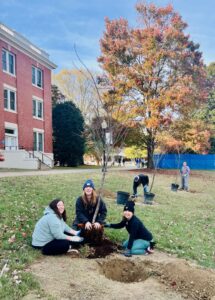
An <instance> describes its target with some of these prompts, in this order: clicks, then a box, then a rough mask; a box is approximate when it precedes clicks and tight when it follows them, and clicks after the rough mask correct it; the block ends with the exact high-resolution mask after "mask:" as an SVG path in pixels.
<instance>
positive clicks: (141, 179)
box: [133, 174, 149, 197]
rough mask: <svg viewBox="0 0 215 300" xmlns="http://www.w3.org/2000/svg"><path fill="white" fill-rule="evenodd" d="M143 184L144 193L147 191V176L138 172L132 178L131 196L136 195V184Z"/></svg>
mask: <svg viewBox="0 0 215 300" xmlns="http://www.w3.org/2000/svg"><path fill="white" fill-rule="evenodd" d="M140 185H142V186H143V193H144V194H146V193H148V192H149V177H148V176H147V175H144V174H139V175H137V176H135V177H134V180H133V197H137V188H138V186H140Z"/></svg>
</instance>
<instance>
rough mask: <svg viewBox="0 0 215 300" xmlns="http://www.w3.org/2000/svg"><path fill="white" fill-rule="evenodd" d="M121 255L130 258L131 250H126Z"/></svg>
mask: <svg viewBox="0 0 215 300" xmlns="http://www.w3.org/2000/svg"><path fill="white" fill-rule="evenodd" d="M123 255H124V256H126V257H131V256H132V255H131V250H130V249H127V248H126V249H125V251H124V253H123Z"/></svg>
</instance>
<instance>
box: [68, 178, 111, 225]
mask: <svg viewBox="0 0 215 300" xmlns="http://www.w3.org/2000/svg"><path fill="white" fill-rule="evenodd" d="M97 203H98V196H97V194H96V191H95V186H94V183H93V181H92V180H90V179H88V180H87V181H86V182H85V183H84V185H83V194H82V196H80V197H79V198H78V199H77V200H76V218H75V220H74V222H73V228H78V225H79V224H82V225H84V229H85V230H91V229H92V228H94V229H100V228H101V225H102V224H103V223H104V221H105V218H106V215H107V209H106V205H105V203H104V201H103V200H102V199H100V205H99V210H98V214H97V216H96V219H95V222H93V216H94V213H95V210H96V206H97Z"/></svg>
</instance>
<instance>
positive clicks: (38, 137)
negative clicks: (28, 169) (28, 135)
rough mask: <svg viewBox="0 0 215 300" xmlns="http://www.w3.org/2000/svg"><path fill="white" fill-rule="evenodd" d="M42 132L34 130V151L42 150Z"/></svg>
mask: <svg viewBox="0 0 215 300" xmlns="http://www.w3.org/2000/svg"><path fill="white" fill-rule="evenodd" d="M43 141H44V134H43V133H42V132H38V131H34V151H41V152H43V148H44V142H43Z"/></svg>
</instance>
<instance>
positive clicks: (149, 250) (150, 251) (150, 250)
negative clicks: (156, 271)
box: [146, 247, 154, 254]
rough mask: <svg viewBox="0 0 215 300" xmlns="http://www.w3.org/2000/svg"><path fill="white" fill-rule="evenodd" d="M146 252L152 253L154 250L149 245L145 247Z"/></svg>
mask: <svg viewBox="0 0 215 300" xmlns="http://www.w3.org/2000/svg"><path fill="white" fill-rule="evenodd" d="M146 252H147V253H148V254H152V253H154V250H153V249H151V248H150V247H148V248H147V249H146Z"/></svg>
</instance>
